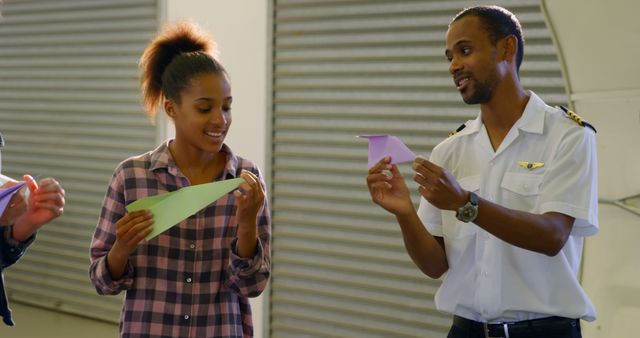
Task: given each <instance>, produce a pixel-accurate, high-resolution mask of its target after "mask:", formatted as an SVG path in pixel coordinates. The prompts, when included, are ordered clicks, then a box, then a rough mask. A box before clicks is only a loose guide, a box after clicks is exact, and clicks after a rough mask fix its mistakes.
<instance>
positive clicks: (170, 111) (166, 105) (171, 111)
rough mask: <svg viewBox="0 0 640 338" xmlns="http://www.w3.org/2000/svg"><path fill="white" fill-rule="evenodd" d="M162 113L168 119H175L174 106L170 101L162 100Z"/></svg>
mask: <svg viewBox="0 0 640 338" xmlns="http://www.w3.org/2000/svg"><path fill="white" fill-rule="evenodd" d="M164 111H165V112H166V113H167V115H169V117H170V118H175V117H176V110H175V104H174V102H173V101H171V100H164Z"/></svg>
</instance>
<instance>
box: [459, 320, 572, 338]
mask: <svg viewBox="0 0 640 338" xmlns="http://www.w3.org/2000/svg"><path fill="white" fill-rule="evenodd" d="M507 334H508V336H507ZM486 337H509V338H582V333H581V332H580V321H579V320H578V319H569V318H563V317H547V318H540V319H534V320H525V321H521V322H515V323H506V327H505V324H485V323H481V322H476V321H473V320H469V319H466V318H462V317H459V316H453V325H452V326H451V330H450V331H449V335H448V336H447V338H486Z"/></svg>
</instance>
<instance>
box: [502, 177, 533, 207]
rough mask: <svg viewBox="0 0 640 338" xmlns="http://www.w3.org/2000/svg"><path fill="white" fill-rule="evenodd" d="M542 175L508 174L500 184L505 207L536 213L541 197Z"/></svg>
mask: <svg viewBox="0 0 640 338" xmlns="http://www.w3.org/2000/svg"><path fill="white" fill-rule="evenodd" d="M541 185H542V175H534V174H523V173H506V174H505V175H504V177H503V178H502V182H501V183H500V187H501V188H502V189H501V193H502V199H501V203H500V204H502V205H503V206H505V207H507V208H510V209H516V210H521V211H528V212H534V211H535V209H536V206H537V203H538V198H539V197H540V186H541Z"/></svg>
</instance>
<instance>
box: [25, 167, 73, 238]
mask: <svg viewBox="0 0 640 338" xmlns="http://www.w3.org/2000/svg"><path fill="white" fill-rule="evenodd" d="M24 180H25V181H28V182H29V183H27V187H28V188H29V198H28V200H27V207H26V210H25V211H24V212H23V213H22V214H21V215H20V216H19V217H18V218H17V219H16V221H15V223H14V227H13V238H14V239H15V240H17V241H21V242H22V241H25V240H26V239H27V238H29V237H30V236H31V235H32V234H33V233H34V232H36V231H38V229H40V227H42V226H43V225H45V224H47V223H49V222H51V221H52V220H53V219H55V218H57V217H60V216H61V215H62V213H63V212H64V205H65V199H64V195H65V192H64V189H62V186H60V183H58V181H56V180H55V179H53V178H50V177H48V178H44V179H42V180H40V182H39V183H36V181H35V180H33V178H32V177H31V176H29V175H24Z"/></svg>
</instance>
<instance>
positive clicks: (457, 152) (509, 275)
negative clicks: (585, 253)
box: [418, 92, 598, 322]
mask: <svg viewBox="0 0 640 338" xmlns="http://www.w3.org/2000/svg"><path fill="white" fill-rule="evenodd" d="M430 160H431V161H432V162H434V163H435V164H438V165H440V166H442V167H444V168H446V169H447V170H449V171H450V172H451V173H452V174H453V175H454V176H455V177H456V179H457V180H458V182H459V183H460V185H461V186H462V187H463V188H464V189H466V190H469V191H474V192H475V193H476V194H478V196H481V197H482V198H484V199H486V200H489V201H492V202H495V203H497V204H500V205H502V206H504V207H507V208H510V209H516V210H522V211H527V212H531V213H535V214H543V213H546V212H552V211H553V212H559V213H563V214H565V215H569V216H571V217H574V218H575V222H574V224H573V229H572V231H571V235H570V236H569V239H568V240H567V242H566V244H565V245H564V247H563V248H562V250H561V251H560V253H558V254H557V255H556V256H554V257H549V256H547V255H544V254H541V253H536V252H533V251H529V250H525V249H521V248H519V247H516V246H514V245H511V244H508V243H507V242H504V241H503V240H501V239H499V238H497V237H495V236H493V235H491V234H490V233H488V232H486V231H485V230H483V229H482V228H480V227H478V226H476V225H475V224H473V223H462V222H459V221H458V220H457V219H456V217H455V212H454V211H443V210H440V209H437V208H435V207H434V206H432V205H431V204H430V203H429V202H427V201H426V200H425V199H424V198H422V199H421V201H420V207H419V209H418V215H419V217H420V219H421V220H422V223H423V224H424V225H425V227H426V228H427V230H428V231H429V232H430V233H431V234H432V235H434V236H439V237H443V238H444V243H445V249H446V253H447V260H448V263H449V271H448V272H447V274H446V276H445V277H444V280H443V282H442V285H441V287H440V289H439V290H438V292H437V293H436V296H435V303H436V307H437V308H438V309H439V310H442V311H446V312H449V313H453V314H456V315H458V316H461V317H465V318H468V319H472V320H476V321H481V322H504V321H520V320H528V319H535V318H541V317H548V316H553V315H555V316H563V317H568V318H582V319H584V320H587V321H592V320H594V319H595V308H594V306H593V304H592V303H591V301H590V300H589V298H588V297H587V295H586V294H585V292H584V290H583V289H582V287H581V286H580V284H579V282H578V279H577V274H578V269H579V267H580V260H581V255H582V246H583V243H584V237H585V236H590V235H594V234H596V233H597V232H598V191H597V165H596V143H595V133H594V132H593V131H592V130H591V129H589V128H587V127H582V126H580V125H578V124H577V123H576V122H575V121H573V120H572V119H570V118H568V117H566V116H565V115H564V112H562V111H561V110H559V109H556V108H553V107H550V106H548V105H546V104H545V103H544V102H543V101H542V99H540V98H539V97H538V96H537V95H536V94H535V93H533V92H531V97H530V99H529V102H528V103H527V106H526V108H525V110H524V113H523V114H522V116H521V117H520V119H519V120H518V121H517V122H516V123H515V124H514V125H513V127H512V128H511V130H510V131H509V133H508V134H507V136H506V137H505V138H504V140H503V141H502V143H501V144H500V147H499V148H498V150H497V151H494V150H493V148H492V146H491V143H490V141H489V137H488V135H487V131H486V129H485V128H484V126H483V123H482V119H481V118H480V116H478V118H476V119H475V120H471V121H468V122H467V123H466V127H465V128H464V129H463V130H461V131H460V132H458V133H457V134H455V135H453V136H451V137H449V138H448V139H446V140H445V141H443V142H442V143H440V144H439V145H438V146H436V147H435V148H434V149H433V151H432V153H431V159H430ZM518 162H530V163H538V165H540V163H543V164H544V165H542V166H539V167H537V168H526V164H524V166H523V165H521V164H519V163H518ZM480 212H482V210H480Z"/></svg>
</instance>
